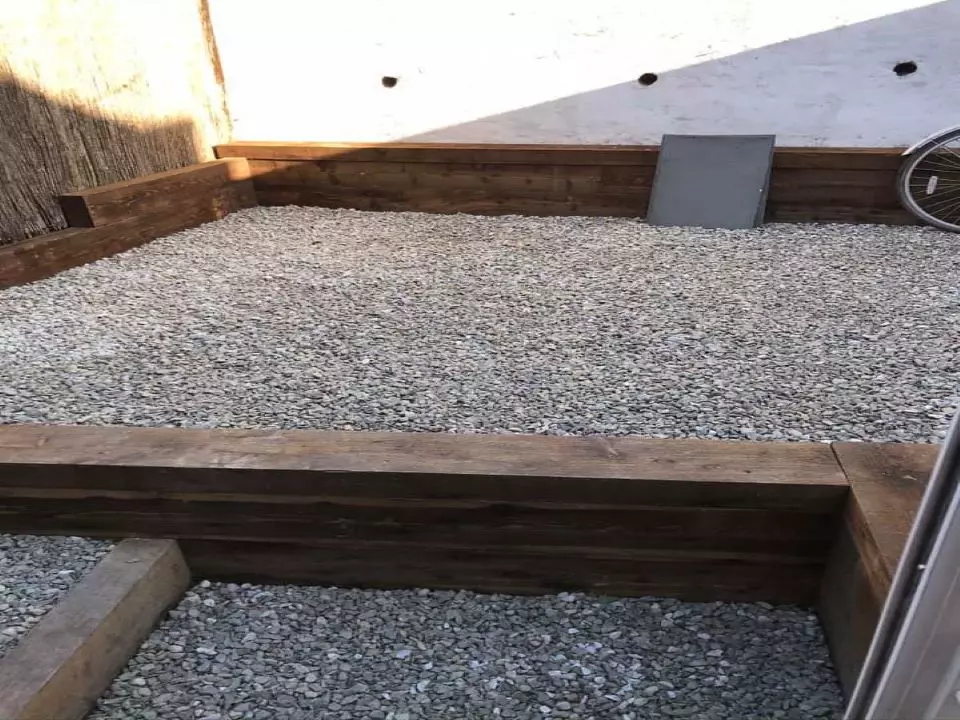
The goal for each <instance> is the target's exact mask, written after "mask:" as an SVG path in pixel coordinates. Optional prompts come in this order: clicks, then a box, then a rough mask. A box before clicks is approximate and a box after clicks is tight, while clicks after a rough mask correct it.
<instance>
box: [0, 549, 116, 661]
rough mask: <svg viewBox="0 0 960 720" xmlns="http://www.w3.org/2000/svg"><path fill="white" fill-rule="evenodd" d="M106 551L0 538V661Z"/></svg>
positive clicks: (107, 550)
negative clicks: (0, 657)
mask: <svg viewBox="0 0 960 720" xmlns="http://www.w3.org/2000/svg"><path fill="white" fill-rule="evenodd" d="M111 547H112V545H111V543H109V542H101V541H97V540H87V539H84V538H77V537H40V536H33V535H0V656H2V655H4V654H5V653H6V652H7V651H9V650H10V649H11V648H12V647H13V646H14V645H15V644H16V643H17V642H18V641H19V640H20V638H22V637H23V636H24V635H26V634H27V632H28V631H29V630H30V628H32V627H33V626H34V625H35V624H36V623H37V622H38V621H39V620H40V618H42V617H43V616H44V614H46V612H47V611H48V610H50V609H51V608H52V607H53V606H54V605H55V604H56V603H57V601H58V600H59V599H60V598H61V597H63V595H64V594H65V593H66V592H67V590H69V589H70V588H71V586H73V584H74V583H76V582H77V581H78V580H80V579H81V578H82V577H83V576H84V575H85V574H86V573H88V572H89V571H90V570H92V569H93V566H94V565H96V564H97V563H98V562H100V560H101V559H102V558H103V556H104V555H106V554H107V553H108V552H109V551H110V548H111Z"/></svg>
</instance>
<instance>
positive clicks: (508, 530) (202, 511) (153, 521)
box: [0, 489, 834, 561]
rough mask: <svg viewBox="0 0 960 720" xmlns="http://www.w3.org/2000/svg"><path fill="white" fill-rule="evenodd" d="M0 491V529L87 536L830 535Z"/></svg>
mask: <svg viewBox="0 0 960 720" xmlns="http://www.w3.org/2000/svg"><path fill="white" fill-rule="evenodd" d="M28 492H30V491H29V490H28ZM32 492H33V494H36V495H42V493H41V492H39V491H32ZM0 497H2V502H0V527H3V528H4V530H5V531H7V532H11V533H37V534H50V535H79V536H88V537H129V536H132V535H139V536H142V537H168V538H174V539H182V538H207V539H220V540H253V539H256V540H260V541H263V542H297V543H302V544H315V543H316V542H322V541H327V540H337V539H343V540H351V541H355V540H375V541H380V540H383V541H388V540H393V541H398V542H420V543H425V544H447V545H452V544H458V543H459V544H466V545H478V546H520V545H530V546H534V545H541V546H542V545H545V546H569V547H578V548H591V547H606V548H624V549H635V550H662V551H669V552H693V551H702V552H710V553H714V554H716V555H718V556H719V555H722V556H723V557H725V558H727V559H741V560H744V561H756V560H758V559H760V558H766V559H769V558H770V557H771V556H772V555H776V556H784V557H792V558H811V559H817V558H819V559H823V558H825V557H826V555H827V553H828V551H829V549H830V546H831V544H832V542H833V540H834V537H833V532H831V523H832V521H833V519H834V515H833V514H832V513H828V512H795V511H788V510H766V509H741V508H704V507H670V506H628V505H560V506H557V505H555V504H551V503H549V502H544V503H535V502H522V503H492V502H477V501H474V502H451V501H447V502H444V501H431V502H427V501H409V500H408V501H405V502H401V501H395V500H390V499H380V498H371V499H369V500H368V501H362V500H361V499H354V500H351V499H350V498H336V499H313V498H310V499H301V500H300V501H298V502H293V501H292V498H286V500H288V501H287V502H282V500H284V499H285V498H282V497H271V498H269V499H270V500H271V502H259V501H258V499H257V498H251V497H239V498H237V499H229V500H227V499H224V498H222V497H219V496H187V497H184V496H179V497H166V496H165V493H164V492H163V490H162V489H160V490H158V491H157V492H155V493H153V494H152V495H150V496H145V495H143V494H140V495H138V494H136V493H132V492H128V493H126V496H125V497H119V498H118V497H109V496H108V497H104V496H102V495H99V494H97V493H89V494H87V495H86V496H80V495H78V494H71V495H69V496H67V497H58V496H56V495H55V496H54V497H50V496H46V497H43V496H41V497H23V496H22V495H21V496H18V497H11V496H9V495H6V496H0Z"/></svg>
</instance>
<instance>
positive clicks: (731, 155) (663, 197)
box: [647, 135, 776, 229]
mask: <svg viewBox="0 0 960 720" xmlns="http://www.w3.org/2000/svg"><path fill="white" fill-rule="evenodd" d="M775 139H776V138H775V136H774V135H664V136H663V143H662V144H661V146H660V158H659V159H658V160H657V172H656V175H655V176H654V180H653V191H652V193H651V194H650V207H649V209H648V211H647V221H648V222H649V223H650V224H651V225H680V226H695V227H705V228H730V229H739V228H752V227H756V226H757V225H759V224H761V223H762V222H763V215H764V211H765V209H766V204H767V188H768V187H769V184H770V165H771V163H772V162H773V145H774V141H775Z"/></svg>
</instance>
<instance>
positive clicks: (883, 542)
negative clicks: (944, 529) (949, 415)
mask: <svg viewBox="0 0 960 720" xmlns="http://www.w3.org/2000/svg"><path fill="white" fill-rule="evenodd" d="M833 448H834V451H835V452H836V454H837V459H838V460H839V462H840V465H841V467H842V468H843V471H844V473H845V474H846V476H847V478H848V479H849V481H850V487H851V490H852V491H853V496H854V498H855V500H856V509H857V511H858V512H859V513H862V516H863V519H862V523H863V524H865V525H866V527H867V528H868V529H869V535H870V536H871V537H872V541H873V543H874V545H873V547H875V548H876V552H877V553H878V556H877V558H876V562H873V559H872V558H870V559H868V560H867V563H868V566H870V565H871V563H873V566H874V567H876V570H877V572H879V573H880V574H881V575H880V578H879V585H878V587H880V588H881V589H883V593H884V596H885V595H886V590H887V589H889V586H890V580H891V578H892V577H893V573H894V572H895V571H896V568H897V563H898V562H899V561H900V554H901V553H902V552H903V547H904V545H905V543H906V541H907V536H908V535H909V533H910V529H911V527H913V519H914V516H915V515H916V512H917V508H918V507H919V506H920V501H921V499H922V498H923V493H924V490H925V489H926V486H927V481H928V480H929V478H930V473H931V471H932V470H933V465H934V463H935V462H936V459H937V455H938V454H939V452H940V447H939V446H938V445H924V444H905V443H883V444H877V443H835V444H834V446H833ZM854 520H855V522H858V523H859V522H860V521H859V520H857V518H856V517H855V518H854ZM865 549H866V550H869V549H870V547H869V546H868V547H867V548H862V549H861V552H863V551H864V550H865Z"/></svg>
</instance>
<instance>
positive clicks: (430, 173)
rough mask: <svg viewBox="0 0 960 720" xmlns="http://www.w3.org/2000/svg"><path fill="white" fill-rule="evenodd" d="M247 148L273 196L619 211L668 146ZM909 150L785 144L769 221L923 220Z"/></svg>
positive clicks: (636, 210) (645, 186) (461, 208)
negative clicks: (901, 188) (914, 197)
mask: <svg viewBox="0 0 960 720" xmlns="http://www.w3.org/2000/svg"><path fill="white" fill-rule="evenodd" d="M247 151H249V153H251V156H250V157H251V159H250V161H249V162H250V167H251V173H252V175H253V176H254V177H255V181H256V188H257V194H258V198H259V201H260V202H261V203H262V204H264V205H288V204H293V205H304V206H318V207H331V208H338V207H345V208H353V209H358V210H374V211H410V210H412V211H419V212H435V213H454V212H467V213H475V214H485V215H499V214H514V213H516V214H523V215H547V216H549V215H587V216H616V217H642V216H643V215H645V214H646V208H647V204H648V202H649V195H650V190H651V188H652V185H653V174H654V169H655V163H654V162H651V159H652V158H655V156H656V153H657V152H658V150H657V148H646V147H645V148H629V147H627V146H564V145H561V146H548V145H532V146H530V145H518V146H499V145H443V144H437V145H430V144H404V143H398V144H387V145H381V146H368V145H336V144H323V143H320V144H317V143H302V144H292V145H289V144H283V143H243V144H237V145H229V146H223V147H222V153H227V154H233V153H238V154H239V153H241V152H247ZM631 152H632V153H634V154H633V155H630V154H629V153H631ZM898 152H899V151H898V150H896V149H886V148H880V149H876V148H866V149H850V148H777V149H776V151H775V155H774V169H773V172H772V175H771V189H770V198H769V203H768V208H767V217H768V219H769V220H771V221H775V222H881V223H893V224H911V223H913V222H914V220H913V219H912V217H911V216H910V215H909V214H908V213H907V212H906V211H905V210H903V209H902V208H901V207H900V204H899V199H898V197H897V194H896V189H895V185H896V171H897V168H898V167H899V163H900V156H899V154H898ZM637 153H640V154H637Z"/></svg>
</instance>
